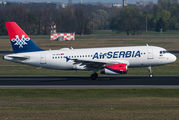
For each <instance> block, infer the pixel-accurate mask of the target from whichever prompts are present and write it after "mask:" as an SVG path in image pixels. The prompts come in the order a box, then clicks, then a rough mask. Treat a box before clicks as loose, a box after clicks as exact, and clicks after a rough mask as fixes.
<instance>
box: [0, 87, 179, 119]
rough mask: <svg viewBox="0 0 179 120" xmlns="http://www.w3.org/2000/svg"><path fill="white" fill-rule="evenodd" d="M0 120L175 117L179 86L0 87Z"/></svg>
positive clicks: (177, 108) (178, 108)
mask: <svg viewBox="0 0 179 120" xmlns="http://www.w3.org/2000/svg"><path fill="white" fill-rule="evenodd" d="M0 96H1V97H0V119H2V120H3V119H14V120H22V119H23V120H24V119H43V120H49V119H62V120H63V119H65V120H66V119H73V120H79V119H92V120H99V119H104V120H109V119H111V120H113V119H124V120H125V119H126V120H129V119H130V120H131V119H146V120H151V119H156V120H161V119H164V120H165V119H166V120H173V119H179V107H178V106H179V89H110V90H106V89H84V90H78V89H72V90H59V89H1V90H0Z"/></svg>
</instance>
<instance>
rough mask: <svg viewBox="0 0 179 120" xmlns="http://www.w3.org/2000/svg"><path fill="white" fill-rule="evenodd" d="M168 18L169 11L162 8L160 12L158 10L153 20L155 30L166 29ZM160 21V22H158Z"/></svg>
mask: <svg viewBox="0 0 179 120" xmlns="http://www.w3.org/2000/svg"><path fill="white" fill-rule="evenodd" d="M169 18H170V12H169V11H167V10H162V11H161V12H158V13H157V15H156V18H155V20H154V23H156V26H155V30H156V31H160V30H159V29H161V28H162V29H163V31H166V30H167V29H168V22H169ZM160 22H162V23H160Z"/></svg>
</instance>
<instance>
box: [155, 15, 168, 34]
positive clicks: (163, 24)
mask: <svg viewBox="0 0 179 120" xmlns="http://www.w3.org/2000/svg"><path fill="white" fill-rule="evenodd" d="M161 29H162V31H164V32H165V31H167V29H168V27H167V25H166V22H165V21H164V19H163V18H162V17H161V18H159V20H158V21H157V24H156V27H155V30H156V31H157V32H160V30H161Z"/></svg>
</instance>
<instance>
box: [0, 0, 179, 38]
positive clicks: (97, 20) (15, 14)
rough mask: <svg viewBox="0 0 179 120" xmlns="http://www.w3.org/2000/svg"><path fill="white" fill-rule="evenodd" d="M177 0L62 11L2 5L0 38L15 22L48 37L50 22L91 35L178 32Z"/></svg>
mask: <svg viewBox="0 0 179 120" xmlns="http://www.w3.org/2000/svg"><path fill="white" fill-rule="evenodd" d="M177 11H179V4H178V0H158V3H157V4H153V3H150V4H149V5H147V6H145V7H143V6H133V5H129V6H126V7H124V8H117V7H111V8H108V7H104V6H103V5H102V4H101V3H99V2H98V3H97V4H96V5H90V4H89V5H84V4H74V5H68V6H67V7H66V8H62V7H61V6H60V5H57V4H54V3H29V4H17V3H7V4H6V5H4V4H0V35H7V31H6V27H5V22H6V21H15V22H16V23H17V24H18V25H20V27H21V28H22V29H23V30H24V31H25V32H26V33H27V34H31V35H49V34H50V23H51V22H55V23H56V25H57V32H75V33H76V34H79V35H85V34H91V33H92V31H93V30H116V31H117V32H126V34H127V35H130V34H131V35H138V34H141V32H142V31H144V30H145V29H146V26H147V28H148V30H155V31H160V29H162V30H163V31H166V30H168V29H169V30H178V29H179V14H178V12H177Z"/></svg>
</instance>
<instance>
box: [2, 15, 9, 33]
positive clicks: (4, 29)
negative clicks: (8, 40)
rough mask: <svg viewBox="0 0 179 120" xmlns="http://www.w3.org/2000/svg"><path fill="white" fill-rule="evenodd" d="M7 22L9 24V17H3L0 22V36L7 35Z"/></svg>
mask: <svg viewBox="0 0 179 120" xmlns="http://www.w3.org/2000/svg"><path fill="white" fill-rule="evenodd" d="M5 22H8V17H7V16H5V17H2V18H1V20H0V35H7V30H6V25H5Z"/></svg>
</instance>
